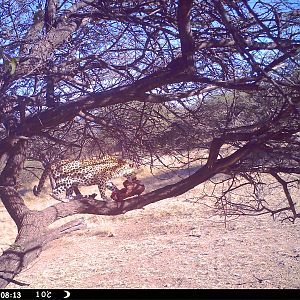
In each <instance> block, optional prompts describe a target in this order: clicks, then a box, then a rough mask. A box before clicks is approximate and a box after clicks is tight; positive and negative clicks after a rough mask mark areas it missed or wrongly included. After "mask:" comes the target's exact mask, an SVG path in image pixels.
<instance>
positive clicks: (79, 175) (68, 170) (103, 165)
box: [33, 155, 136, 201]
mask: <svg viewBox="0 0 300 300" xmlns="http://www.w3.org/2000/svg"><path fill="white" fill-rule="evenodd" d="M135 170H136V169H135V167H134V164H133V163H131V162H129V161H126V160H123V159H118V158H116V157H114V156H109V155H106V156H104V157H102V158H100V159H98V158H90V159H82V160H61V161H58V162H56V163H53V164H51V165H49V166H48V167H46V168H45V170H44V172H43V174H42V176H41V178H40V181H39V184H38V186H35V187H34V188H33V193H34V195H36V196H38V195H39V194H40V192H41V190H42V188H43V186H44V184H45V181H46V178H47V176H48V175H51V176H52V178H53V179H54V181H55V185H56V186H55V187H54V188H53V190H52V193H51V194H50V195H51V196H52V197H53V198H55V199H57V200H61V201H62V200H63V198H62V197H61V196H60V194H61V193H62V192H64V191H65V192H66V197H67V199H69V200H71V199H74V198H73V196H72V194H73V192H75V193H76V196H80V197H81V196H82V195H81V193H80V191H79V189H78V186H90V185H98V189H99V192H100V195H101V198H102V199H106V196H105V190H106V188H108V189H110V190H114V189H115V186H114V184H113V183H112V182H111V179H113V178H115V177H120V176H124V177H126V178H127V179H128V180H131V178H132V177H135ZM132 175H133V176H132Z"/></svg>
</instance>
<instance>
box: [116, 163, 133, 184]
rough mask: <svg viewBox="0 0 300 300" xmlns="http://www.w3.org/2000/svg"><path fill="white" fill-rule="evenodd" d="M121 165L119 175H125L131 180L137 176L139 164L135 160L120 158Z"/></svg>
mask: <svg viewBox="0 0 300 300" xmlns="http://www.w3.org/2000/svg"><path fill="white" fill-rule="evenodd" d="M119 166H120V168H119V170H118V176H124V177H125V178H126V179H127V180H129V181H132V179H134V178H136V176H137V171H138V165H137V164H136V163H135V162H133V161H131V160H120V161H119Z"/></svg>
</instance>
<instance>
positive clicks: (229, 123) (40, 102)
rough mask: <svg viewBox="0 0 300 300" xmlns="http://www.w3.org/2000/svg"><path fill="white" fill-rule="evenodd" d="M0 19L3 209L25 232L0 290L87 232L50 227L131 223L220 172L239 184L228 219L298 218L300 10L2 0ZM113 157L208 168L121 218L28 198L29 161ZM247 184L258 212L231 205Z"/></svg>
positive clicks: (9, 256) (145, 0)
mask: <svg viewBox="0 0 300 300" xmlns="http://www.w3.org/2000/svg"><path fill="white" fill-rule="evenodd" d="M296 2H297V1H296ZM0 14H1V18H0V26H1V31H0V40H1V53H0V55H1V63H2V65H1V68H0V95H1V96H0V103H1V111H0V121H1V122H2V125H3V126H2V130H1V141H0V155H1V159H2V162H3V168H2V172H1V175H0V197H1V199H2V202H3V204H4V206H5V208H6V209H7V211H8V213H9V214H10V216H11V217H12V219H13V220H14V222H15V223H16V225H17V228H18V235H17V237H16V240H15V243H14V244H13V245H12V246H11V247H10V248H9V249H7V250H5V251H4V252H3V254H2V256H1V257H0V286H1V287H5V286H6V285H7V284H8V283H9V282H12V281H14V280H13V278H14V276H15V275H16V274H18V273H19V272H20V271H21V270H22V269H23V268H24V267H25V266H26V265H28V263H29V262H31V261H32V260H33V259H35V258H36V257H37V256H38V255H39V253H40V252H41V251H42V249H43V247H44V246H45V244H46V243H47V242H49V241H51V240H53V239H56V238H59V237H60V236H62V235H64V234H66V233H68V232H71V231H74V230H78V229H81V228H84V226H85V225H84V221H83V220H82V219H78V220H75V221H72V222H69V223H67V224H65V225H63V226H60V227H58V228H55V229H49V228H48V226H49V225H50V224H51V223H53V222H54V221H56V220H58V219H60V218H64V217H66V216H70V215H74V214H78V213H84V214H85V213H86V214H101V215H116V214H122V213H125V212H126V211H129V210H132V209H137V208H141V207H143V206H145V205H147V204H150V203H153V202H156V201H159V200H162V199H166V198H169V197H173V196H177V195H180V194H183V193H185V192H186V191H188V190H190V189H192V188H193V187H195V186H197V185H199V184H201V183H203V182H206V181H208V180H210V179H212V178H213V177H214V176H215V175H216V174H221V173H223V174H226V176H227V177H226V179H225V180H226V181H227V182H229V184H228V188H227V189H226V190H225V191H223V194H222V195H221V197H220V198H219V200H220V201H221V202H220V201H217V202H216V205H217V207H219V206H220V207H221V208H222V207H224V201H225V203H226V204H229V205H230V209H231V213H233V214H243V213H247V212H251V213H254V214H257V213H265V212H268V213H271V214H273V215H275V214H279V213H282V212H286V216H287V217H288V218H289V219H290V220H292V221H294V220H295V219H296V218H298V217H300V214H299V212H297V208H296V205H295V199H293V197H292V193H291V192H290V188H291V187H293V186H294V185H296V184H297V183H298V184H299V173H300V167H299V161H300V156H299V150H300V136H299V128H300V123H299V109H300V108H299V102H300V98H299V90H300V85H299V55H298V52H299V49H300V31H299V25H300V24H299V22H300V10H299V4H297V3H295V2H293V1H279V0H277V1H275V0H274V1H273V2H271V1H264V0H261V1H247V0H242V1H229V0H228V1H227V0H208V1H202V0H194V1H192V0H181V1H180V0H179V1H175V0H156V1H154V0H138V1H130V0H117V1H106V0H102V1H100V0H77V1H75V0H64V1H62V0H61V1H59V0H26V1H19V0H13V1H11V0H10V1H7V0H1V1H0ZM108 145H109V146H108ZM111 145H116V146H117V147H119V148H120V149H121V150H122V151H123V154H124V156H126V157H133V158H137V157H138V158H139V157H140V158H142V157H150V158H152V161H153V159H155V158H159V157H160V155H161V154H164V153H168V154H169V155H173V156H174V157H176V158H178V160H180V159H181V157H182V156H184V155H186V153H190V151H191V150H195V149H196V150H197V149H198V150H199V149H201V150H203V151H206V155H205V156H203V152H200V153H202V154H201V155H202V156H200V154H199V157H195V155H194V156H193V159H195V160H196V159H201V162H202V165H201V166H199V167H198V168H197V170H196V171H195V172H194V173H193V174H192V175H190V176H188V177H186V178H184V179H182V180H179V181H178V182H176V183H174V184H169V185H166V186H164V187H162V188H160V189H157V190H153V191H151V192H149V193H146V194H144V195H142V196H139V197H133V198H131V199H128V200H126V201H124V203H123V204H122V205H121V206H117V205H116V204H114V203H106V202H104V201H99V200H96V199H90V198H83V199H78V200H74V201H72V202H68V203H58V204H55V205H53V206H50V207H47V208H46V209H44V210H42V211H36V210H30V209H29V208H28V207H27V206H26V204H25V203H24V201H23V199H22V197H21V195H20V194H19V193H18V190H17V177H18V175H19V173H20V171H21V170H22V168H23V165H24V161H25V160H26V159H35V160H39V161H42V162H44V163H46V162H49V161H50V162H51V159H52V158H55V159H57V158H65V157H80V156H82V155H93V156H97V155H99V154H101V153H106V152H108V151H109V147H111ZM264 173H267V174H270V175H272V176H273V177H274V178H275V179H276V180H277V181H278V183H279V184H280V185H281V186H282V189H283V191H284V193H285V196H286V202H285V203H284V204H283V205H282V206H281V207H279V208H278V207H277V208H276V209H272V208H270V207H268V205H267V204H266V202H264V201H263V199H261V198H260V197H259V195H257V191H258V187H259V185H260V183H261V180H262V179H261V174H264ZM223 183H224V182H223ZM245 184H250V185H253V187H254V194H255V195H256V196H257V197H254V200H255V201H254V204H253V203H251V204H249V203H247V204H245V203H233V202H230V201H229V198H227V197H226V196H227V195H228V194H229V193H230V191H232V190H233V189H237V188H238V187H239V186H242V185H245ZM227 213H228V211H227ZM19 284H21V283H19Z"/></svg>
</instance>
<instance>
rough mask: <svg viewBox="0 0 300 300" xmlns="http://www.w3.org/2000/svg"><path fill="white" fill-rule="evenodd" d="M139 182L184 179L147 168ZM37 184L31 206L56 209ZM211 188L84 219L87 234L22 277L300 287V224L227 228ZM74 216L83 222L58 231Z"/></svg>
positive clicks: (150, 184) (43, 284)
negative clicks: (121, 212) (216, 210)
mask: <svg viewBox="0 0 300 300" xmlns="http://www.w3.org/2000/svg"><path fill="white" fill-rule="evenodd" d="M179 175H180V176H181V175H182V174H179ZM140 177H143V178H144V179H143V181H144V182H145V184H146V186H147V191H150V190H152V189H155V188H157V187H159V186H162V185H165V184H166V182H168V183H169V182H174V181H175V180H178V178H179V177H178V176H177V177H173V178H171V179H169V180H168V181H159V180H156V179H154V178H153V177H151V176H150V172H149V170H146V169H144V170H142V171H141V173H140ZM34 184H35V183H34V182H32V183H31V185H30V187H28V191H27V192H26V191H25V192H24V199H25V201H26V203H27V205H28V206H29V207H30V208H32V209H42V208H44V207H47V206H49V205H51V204H53V203H56V201H55V200H54V199H52V198H51V197H50V196H48V194H47V193H48V192H49V191H48V192H47V191H46V192H45V193H43V194H42V195H41V197H39V198H35V197H34V196H32V193H31V192H29V190H30V189H31V188H32V186H33V185H34ZM116 184H117V185H118V186H120V185H121V184H122V181H121V180H119V181H117V182H116ZM48 188H49V187H48ZM211 189H212V186H210V185H209V184H205V185H200V186H198V187H196V188H194V189H193V190H191V191H189V192H187V193H185V194H184V195H181V196H179V197H175V198H171V199H166V200H163V201H160V202H158V203H153V204H151V205H148V206H147V207H145V208H144V209H141V210H135V211H131V212H128V213H126V214H124V215H120V216H110V217H107V216H94V215H90V216H88V215H84V216H83V217H84V218H85V219H86V222H87V225H88V226H87V228H86V229H85V230H82V231H80V232H74V233H72V234H70V235H68V236H65V237H63V238H61V239H59V240H56V241H53V242H52V243H51V244H50V245H49V246H50V247H49V248H48V249H46V250H45V251H43V252H42V254H41V256H40V257H39V258H38V259H37V260H36V261H34V262H33V263H32V265H30V266H29V267H28V268H27V269H26V270H24V271H23V272H22V273H21V274H19V275H18V276H17V278H16V279H18V280H20V281H22V282H28V283H30V286H29V288H300V264H299V260H300V244H299V238H300V230H299V229H300V228H299V227H300V222H297V223H296V224H291V223H280V222H274V221H273V220H272V219H271V217H270V216H260V217H256V218H251V217H244V218H239V219H236V220H231V221H229V223H228V224H227V227H226V228H225V227H224V222H223V219H222V218H220V217H218V216H216V215H212V211H211V209H209V208H208V207H207V204H211V203H212V199H210V198H207V197H205V196H204V193H203V191H204V190H205V191H206V192H208V191H210V190H211ZM83 191H84V192H86V193H93V192H97V189H96V187H90V188H86V189H83ZM245 192H246V191H245V190H244V193H245ZM273 192H274V190H273ZM244 196H245V194H243V193H242V192H241V193H240V194H239V195H237V197H244ZM298 196H299V191H298ZM280 197H281V195H280V194H279V193H277V191H276V193H274V196H272V197H270V198H271V199H273V200H274V203H275V202H276V201H277V200H278V198H280ZM298 198H299V197H298ZM195 199H198V202H195ZM0 209H1V223H0V225H1V232H2V235H3V236H1V243H2V245H3V247H2V248H6V247H5V245H7V244H10V243H13V241H14V237H15V234H16V228H15V227H14V224H13V222H12V221H11V220H10V219H9V216H8V215H7V214H6V213H5V211H4V209H3V207H2V206H1V207H0ZM74 218H78V216H72V217H70V218H66V219H64V220H60V221H59V222H56V223H55V224H53V226H58V225H59V224H61V223H64V222H67V221H69V220H70V219H74ZM8 287H9V288H19V287H18V286H16V285H14V284H9V286H8Z"/></svg>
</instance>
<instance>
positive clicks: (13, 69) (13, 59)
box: [9, 58, 17, 75]
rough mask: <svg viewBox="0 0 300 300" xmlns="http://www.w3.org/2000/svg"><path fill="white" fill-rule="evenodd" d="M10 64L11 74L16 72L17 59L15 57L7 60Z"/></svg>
mask: <svg viewBox="0 0 300 300" xmlns="http://www.w3.org/2000/svg"><path fill="white" fill-rule="evenodd" d="M9 65H10V68H11V70H10V75H13V74H14V73H15V72H16V69H17V59H16V58H12V59H11V60H10V62H9Z"/></svg>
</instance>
